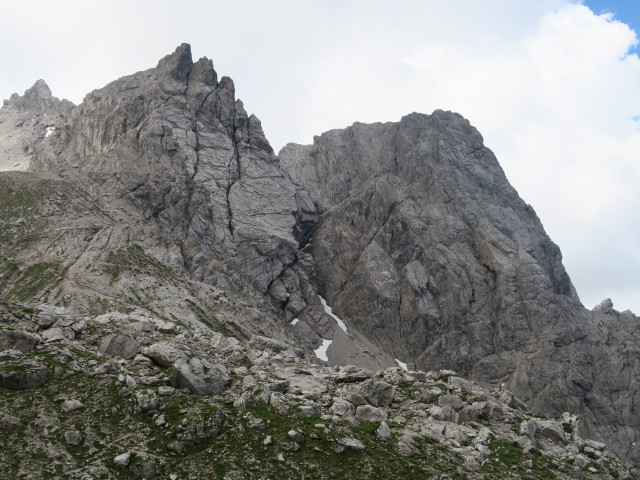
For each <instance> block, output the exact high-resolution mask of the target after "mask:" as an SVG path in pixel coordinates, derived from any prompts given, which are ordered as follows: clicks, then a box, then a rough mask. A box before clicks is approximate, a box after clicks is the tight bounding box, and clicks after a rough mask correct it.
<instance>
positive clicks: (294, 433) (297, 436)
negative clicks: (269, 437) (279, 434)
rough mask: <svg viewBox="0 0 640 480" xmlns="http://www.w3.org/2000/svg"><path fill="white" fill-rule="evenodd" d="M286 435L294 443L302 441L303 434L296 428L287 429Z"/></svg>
mask: <svg viewBox="0 0 640 480" xmlns="http://www.w3.org/2000/svg"><path fill="white" fill-rule="evenodd" d="M287 435H288V436H289V438H290V439H291V440H293V441H294V442H296V443H303V442H304V435H303V434H302V432H299V431H298V430H289V432H287Z"/></svg>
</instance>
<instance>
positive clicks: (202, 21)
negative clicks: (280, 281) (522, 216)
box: [0, 0, 640, 313]
mask: <svg viewBox="0 0 640 480" xmlns="http://www.w3.org/2000/svg"><path fill="white" fill-rule="evenodd" d="M4 7H6V8H3V17H5V18H10V19H19V18H29V21H28V22H18V21H5V22H4V26H3V29H2V30H1V31H0V56H1V57H2V58H3V73H4V74H3V75H2V76H0V96H1V97H2V98H7V97H8V96H9V95H10V94H11V93H12V92H13V91H23V90H25V89H26V88H27V87H29V86H30V85H31V84H32V83H33V82H34V81H35V80H36V79H37V78H40V77H43V78H45V79H46V80H47V81H48V82H49V84H50V86H51V88H52V90H53V92H54V94H56V95H58V96H63V97H71V99H72V100H74V101H76V102H77V101H79V100H81V98H82V96H83V95H84V94H86V93H87V92H89V91H90V90H92V89H94V88H98V87H100V86H102V85H104V84H105V83H106V82H108V81H110V80H112V79H114V78H115V77H117V76H120V75H124V74H128V73H131V72H133V71H137V70H141V69H144V68H149V67H151V66H153V65H154V64H155V63H156V62H157V60H158V59H159V58H160V57H161V56H163V55H165V54H166V53H169V52H170V51H172V50H173V49H174V48H175V46H177V45H178V44H180V43H182V42H185V41H186V42H190V43H191V44H192V47H193V52H194V55H195V56H196V57H197V56H204V55H206V56H208V57H209V58H213V61H214V64H215V66H216V69H217V70H218V73H219V74H220V75H229V76H231V77H232V78H233V79H234V80H235V82H236V92H237V94H238V96H239V97H240V98H242V100H243V101H244V102H245V106H246V108H247V109H248V110H249V111H251V112H253V113H256V114H257V115H258V116H259V117H260V118H261V120H262V123H263V126H264V128H265V132H266V134H267V137H268V138H269V139H270V140H271V142H272V143H273V144H274V146H275V147H276V148H279V147H280V146H282V145H283V144H284V143H286V142H287V141H296V142H300V143H310V142H311V141H312V137H313V135H316V134H319V133H321V132H323V131H325V130H328V129H330V128H340V127H344V126H346V125H349V124H351V123H353V122H354V121H396V120H398V119H399V118H400V117H401V116H402V115H405V114H407V113H409V112H412V111H420V112H425V113H430V112H431V111H433V110H434V109H436V108H443V109H450V110H455V111H458V112H460V113H462V114H463V115H464V116H465V117H467V118H468V119H469V120H470V121H471V122H472V123H473V124H474V125H475V126H476V127H477V128H478V129H479V130H480V132H481V133H482V134H483V136H484V138H485V143H486V144H487V146H489V147H490V148H491V149H493V150H494V152H495V153H496V155H497V157H498V160H499V161H500V163H501V164H502V166H503V168H504V169H505V172H506V173H507V176H508V178H509V179H510V180H511V182H512V183H513V184H514V186H515V187H516V188H517V189H518V191H519V192H520V194H521V195H522V196H523V198H524V199H525V201H527V202H528V203H531V204H532V205H533V206H534V208H535V209H536V211H537V212H538V215H539V216H540V218H541V219H542V221H543V223H544V224H545V227H546V228H547V230H548V232H549V233H550V235H551V237H552V238H553V239H554V240H555V241H556V242H557V243H559V245H560V247H561V248H562V250H563V253H564V256H565V259H566V262H565V264H566V266H567V267H568V270H569V273H570V274H571V275H572V278H573V280H574V283H575V284H576V286H577V288H578V292H579V294H580V295H581V297H582V299H583V301H584V302H585V304H586V305H587V306H589V307H591V306H593V304H595V303H597V302H598V301H599V300H601V299H602V298H604V297H605V296H611V297H612V298H613V300H614V302H615V304H616V306H617V307H619V308H626V307H630V308H632V309H633V310H634V311H636V312H637V313H640V295H636V294H635V292H638V291H640V278H639V275H640V274H639V273H636V272H640V258H639V255H638V253H637V250H638V249H637V248H636V245H637V238H638V233H640V232H638V231H637V230H638V228H639V227H638V225H639V222H638V217H637V215H638V213H637V212H638V209H637V207H638V206H640V194H639V193H638V191H639V190H638V188H637V185H638V184H639V180H640V166H639V161H640V160H639V159H640V156H639V155H638V152H640V149H639V148H640V122H638V121H636V120H634V118H638V117H637V116H638V115H640V88H638V85H640V61H639V60H638V58H637V57H636V56H635V55H628V54H627V52H628V51H629V48H630V47H632V46H633V45H634V44H635V42H636V36H635V34H634V32H633V31H631V30H630V29H629V28H628V26H626V25H625V24H622V23H619V22H616V21H615V20H614V19H612V18H611V16H607V15H601V16H598V15H595V14H593V13H592V12H591V11H590V10H589V9H588V8H587V7H585V6H582V5H579V4H577V2H575V1H574V2H573V3H571V2H570V1H569V0H520V1H518V2H513V1H512V0H491V1H489V2H476V1H473V0H451V1H448V2H438V1H435V0H430V1H426V0H405V1H403V2H402V8H398V5H397V4H393V3H392V2H386V1H381V0H369V1H366V2H364V1H357V0H353V1H349V2H344V1H337V0H327V1H323V2H316V1H311V0H295V1H294V0H270V1H262V0H261V1H257V0H246V1H245V2H242V3H241V4H233V3H232V2H222V1H207V2H204V1H196V0H185V1H184V2H183V3H181V5H180V7H179V8H176V7H175V5H174V4H173V3H172V2H169V1H168V0H158V1H151V0H139V1H137V2H135V3H131V2H127V1H124V0H114V1H113V2H111V3H110V4H109V6H108V7H105V6H104V5H102V6H100V5H98V4H95V3H87V2H82V1H79V0H75V1H72V0H66V1H65V0H61V1H60V2H56V3H55V4H52V3H50V2H44V1H41V2H39V1H33V2H20V3H18V2H10V3H8V4H7V5H5V6H4ZM38 11H39V12H41V13H40V14H37V13H35V12H38ZM123 12H126V13H123ZM96 18H100V21H96ZM45 47H46V48H45ZM608 286H615V288H613V289H612V288H609V287H608Z"/></svg>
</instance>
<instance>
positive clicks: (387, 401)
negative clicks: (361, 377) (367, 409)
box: [358, 378, 396, 407]
mask: <svg viewBox="0 0 640 480" xmlns="http://www.w3.org/2000/svg"><path fill="white" fill-rule="evenodd" d="M358 390H359V392H360V394H361V395H362V396H363V397H364V399H365V400H366V401H367V402H368V403H370V404H371V405H373V406H374V407H387V406H389V405H391V404H392V403H393V399H394V398H395V394H396V387H394V386H393V385H390V384H388V383H387V382H382V381H379V380H375V379H372V378H370V379H369V380H366V381H364V382H362V384H360V385H359V387H358Z"/></svg>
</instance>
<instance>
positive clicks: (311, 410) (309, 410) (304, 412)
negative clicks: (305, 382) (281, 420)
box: [297, 405, 320, 418]
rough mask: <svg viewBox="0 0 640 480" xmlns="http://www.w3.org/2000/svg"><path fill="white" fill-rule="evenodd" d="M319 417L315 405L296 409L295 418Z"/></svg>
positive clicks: (318, 411) (318, 410)
mask: <svg viewBox="0 0 640 480" xmlns="http://www.w3.org/2000/svg"><path fill="white" fill-rule="evenodd" d="M318 415H320V408H319V407H317V406H315V405H301V406H299V407H298V408H297V416H298V417H301V418H311V417H316V416H318Z"/></svg>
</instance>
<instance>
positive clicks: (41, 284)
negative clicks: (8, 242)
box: [6, 262, 60, 302]
mask: <svg viewBox="0 0 640 480" xmlns="http://www.w3.org/2000/svg"><path fill="white" fill-rule="evenodd" d="M59 270H60V262H42V263H36V264H34V265H31V266H29V267H27V269H26V270H24V271H23V272H22V273H21V274H20V276H19V277H18V280H16V282H15V283H14V285H13V287H11V289H10V290H9V291H8V292H7V294H6V298H7V299H9V300H15V301H19V302H27V301H33V300H37V299H38V298H39V296H40V295H41V294H42V293H43V292H44V291H45V290H46V289H48V288H50V287H52V286H53V285H54V284H55V283H56V282H57V281H58V278H59Z"/></svg>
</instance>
